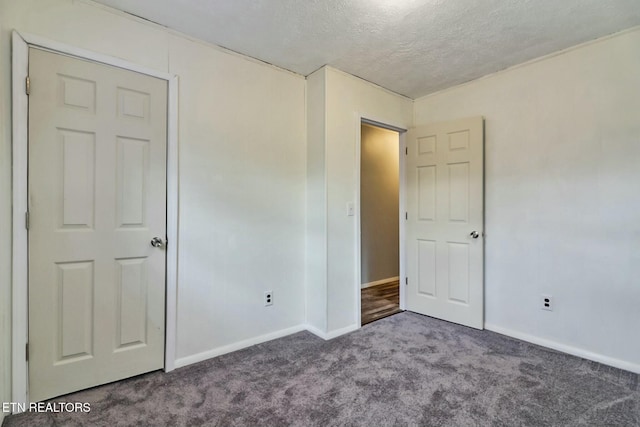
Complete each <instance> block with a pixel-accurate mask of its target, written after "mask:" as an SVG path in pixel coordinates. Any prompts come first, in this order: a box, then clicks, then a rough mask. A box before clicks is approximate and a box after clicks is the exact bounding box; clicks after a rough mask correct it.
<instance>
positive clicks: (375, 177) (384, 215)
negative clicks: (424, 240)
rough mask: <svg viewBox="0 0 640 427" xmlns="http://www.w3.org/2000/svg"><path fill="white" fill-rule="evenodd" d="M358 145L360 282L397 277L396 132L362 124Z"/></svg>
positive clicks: (397, 161) (397, 140) (397, 138)
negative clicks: (359, 145)
mask: <svg viewBox="0 0 640 427" xmlns="http://www.w3.org/2000/svg"><path fill="white" fill-rule="evenodd" d="M360 135H361V148H360V153H361V155H360V230H361V245H360V248H361V249H360V256H361V260H362V261H361V266H360V281H361V282H362V284H366V283H370V282H376V281H379V280H384V279H389V278H394V277H398V275H399V274H400V266H399V256H400V255H399V242H400V235H399V234H400V233H399V208H398V207H399V203H400V200H399V189H400V187H399V166H400V163H399V159H398V157H399V146H400V137H399V135H398V132H394V131H391V130H387V129H382V128H379V127H375V126H371V125H366V124H363V125H362V126H361V132H360Z"/></svg>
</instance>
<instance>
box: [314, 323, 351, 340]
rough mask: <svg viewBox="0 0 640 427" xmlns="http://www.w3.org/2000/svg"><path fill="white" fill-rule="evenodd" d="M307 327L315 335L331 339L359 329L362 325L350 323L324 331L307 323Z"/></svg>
mask: <svg viewBox="0 0 640 427" xmlns="http://www.w3.org/2000/svg"><path fill="white" fill-rule="evenodd" d="M305 328H306V329H307V331H309V332H311V333H312V334H313V335H316V336H318V337H320V338H322V339H323V340H330V339H333V338H336V337H339V336H340V335H344V334H348V333H349V332H353V331H355V330H357V329H360V326H358V325H350V326H347V327H345V328H340V329H336V330H334V331H331V332H322V331H321V330H320V329H318V328H316V327H314V326H311V325H306V326H305Z"/></svg>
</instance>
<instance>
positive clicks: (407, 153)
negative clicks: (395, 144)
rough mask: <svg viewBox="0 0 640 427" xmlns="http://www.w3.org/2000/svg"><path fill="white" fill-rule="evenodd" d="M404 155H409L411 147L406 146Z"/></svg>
mask: <svg viewBox="0 0 640 427" xmlns="http://www.w3.org/2000/svg"><path fill="white" fill-rule="evenodd" d="M404 155H405V156H408V155H409V147H404Z"/></svg>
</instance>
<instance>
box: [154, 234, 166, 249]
mask: <svg viewBox="0 0 640 427" xmlns="http://www.w3.org/2000/svg"><path fill="white" fill-rule="evenodd" d="M151 246H153V247H154V248H161V247H163V246H164V242H163V241H162V239H161V238H159V237H154V238H153V239H151Z"/></svg>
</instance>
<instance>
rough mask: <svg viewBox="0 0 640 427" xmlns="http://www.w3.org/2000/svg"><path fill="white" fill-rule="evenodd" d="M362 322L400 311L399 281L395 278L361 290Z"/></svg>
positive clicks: (364, 323)
mask: <svg viewBox="0 0 640 427" xmlns="http://www.w3.org/2000/svg"><path fill="white" fill-rule="evenodd" d="M360 292H361V298H362V300H361V305H360V306H361V317H362V324H363V325H366V324H367V323H371V322H373V321H375V320H378V319H382V318H383V317H387V316H391V315H392V314H396V313H400V312H401V311H402V310H400V283H399V282H398V281H397V280H396V281H393V282H389V283H385V284H383V285H377V286H371V287H369V288H364V289H362V290H361V291H360Z"/></svg>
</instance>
